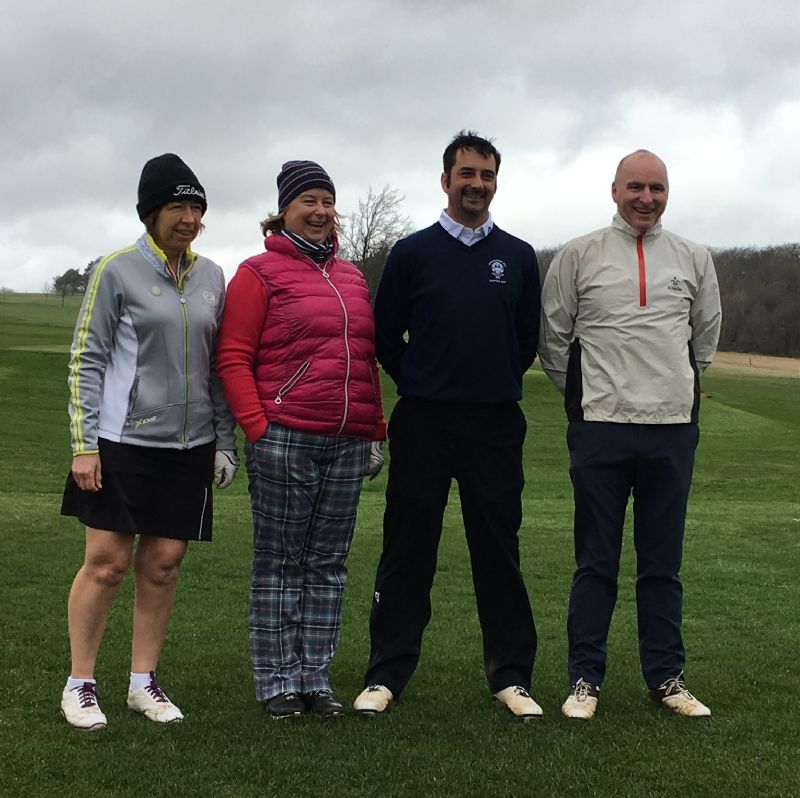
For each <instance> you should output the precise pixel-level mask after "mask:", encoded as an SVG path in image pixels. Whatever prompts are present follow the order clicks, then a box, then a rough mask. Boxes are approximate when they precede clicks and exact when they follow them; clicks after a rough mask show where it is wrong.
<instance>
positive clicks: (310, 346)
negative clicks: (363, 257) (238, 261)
mask: <svg viewBox="0 0 800 798" xmlns="http://www.w3.org/2000/svg"><path fill="white" fill-rule="evenodd" d="M265 246H266V248H267V251H266V252H265V253H263V254H261V255H256V256H255V257H252V258H249V259H248V260H246V261H244V263H242V265H241V267H240V268H242V269H249V270H250V271H252V272H253V273H254V274H255V275H257V276H258V278H259V279H260V280H261V281H262V282H263V283H264V285H265V286H266V288H267V295H268V299H267V315H266V322H265V324H264V328H263V329H262V331H261V340H260V343H259V348H258V353H257V356H256V364H255V381H256V386H257V388H258V394H259V397H260V398H261V401H262V403H263V405H264V410H265V414H266V416H267V419H268V420H269V421H271V422H272V421H274V422H277V423H279V424H283V425H284V426H287V427H291V428H293V429H299V430H303V431H305V432H313V433H317V434H320V435H331V436H337V435H339V436H343V437H352V438H361V439H363V440H368V441H372V440H377V439H379V438H382V437H383V435H382V428H383V419H382V417H381V410H380V407H381V405H380V386H379V385H377V384H376V377H375V372H374V370H373V364H374V361H375V324H374V321H373V316H372V307H371V305H370V302H369V292H368V290H367V285H366V282H365V281H364V277H363V276H362V274H361V272H359V271H358V269H357V268H356V267H355V266H354V265H353V264H352V263H349V262H348V261H346V260H342V259H340V258H336V257H333V258H331V259H330V260H329V261H327V262H326V263H325V264H323V265H317V264H315V263H314V262H313V261H312V260H311V259H310V258H307V257H306V256H304V255H302V254H300V253H299V252H298V251H297V249H296V248H295V246H294V244H292V242H291V241H289V240H288V239H287V238H284V237H283V236H280V235H271V236H269V237H268V238H267V239H266V241H265Z"/></svg>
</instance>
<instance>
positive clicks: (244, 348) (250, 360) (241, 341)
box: [217, 268, 268, 443]
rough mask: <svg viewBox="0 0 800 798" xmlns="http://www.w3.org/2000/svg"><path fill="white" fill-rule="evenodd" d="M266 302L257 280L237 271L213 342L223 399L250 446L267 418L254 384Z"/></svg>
mask: <svg viewBox="0 0 800 798" xmlns="http://www.w3.org/2000/svg"><path fill="white" fill-rule="evenodd" d="M267 300H268V294H267V288H266V286H265V285H264V284H263V283H262V282H261V280H259V279H258V277H257V276H256V275H255V274H253V272H251V271H250V270H249V269H242V268H240V269H239V271H237V272H236V274H235V275H234V277H233V279H232V280H231V282H230V284H229V285H228V289H227V294H226V297H225V310H224V312H223V314H222V324H221V326H220V331H219V338H218V342H217V373H218V374H219V378H220V380H221V381H222V387H223V388H224V390H225V398H226V399H227V401H228V406H229V407H230V409H231V412H232V413H233V416H234V418H235V419H236V421H237V423H238V424H239V426H240V427H241V428H242V431H243V432H244V434H245V436H246V437H247V440H249V441H250V443H255V442H256V441H257V440H258V439H259V438H260V437H261V436H262V435H263V434H264V433H265V432H266V431H267V417H266V415H265V414H264V407H263V405H262V404H261V399H260V398H259V396H258V389H257V387H256V380H255V362H256V353H257V352H258V345H259V341H260V340H261V330H262V329H263V327H264V321H265V320H266V317H267Z"/></svg>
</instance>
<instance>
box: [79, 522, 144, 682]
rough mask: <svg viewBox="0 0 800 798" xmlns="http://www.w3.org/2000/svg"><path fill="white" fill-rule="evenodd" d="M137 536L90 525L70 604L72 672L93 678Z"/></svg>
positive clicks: (85, 677) (82, 677)
mask: <svg viewBox="0 0 800 798" xmlns="http://www.w3.org/2000/svg"><path fill="white" fill-rule="evenodd" d="M132 549H133V535H123V534H119V533H117V532H109V531H107V530H104V529H92V528H91V527H86V553H85V555H84V560H83V565H82V566H81V568H80V570H79V571H78V573H77V574H76V576H75V580H74V581H73V583H72V589H71V590H70V592H69V601H68V603H67V622H68V627H69V645H70V650H71V652H72V672H71V675H72V676H73V677H74V678H76V679H91V678H92V677H93V676H94V665H95V661H96V660H97V652H98V651H99V649H100V641H101V640H102V638H103V631H104V630H105V627H106V618H107V616H108V608H109V607H110V606H111V602H112V600H113V598H114V596H116V594H117V591H118V590H119V588H120V586H121V585H122V580H123V579H124V578H125V574H126V573H127V571H128V567H129V566H130V562H131V551H132Z"/></svg>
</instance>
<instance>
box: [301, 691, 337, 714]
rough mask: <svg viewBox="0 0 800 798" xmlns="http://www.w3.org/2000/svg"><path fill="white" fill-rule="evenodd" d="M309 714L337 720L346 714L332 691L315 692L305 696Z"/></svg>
mask: <svg viewBox="0 0 800 798" xmlns="http://www.w3.org/2000/svg"><path fill="white" fill-rule="evenodd" d="M303 699H304V700H305V702H306V707H307V708H308V711H309V712H313V713H314V714H315V715H322V717H324V718H335V717H337V716H338V715H343V714H344V707H343V706H342V705H341V704H340V703H339V702H338V701H337V700H336V699H335V698H334V697H333V693H332V692H331V691H330V690H313V691H312V692H310V693H306V694H305V695H304V696H303Z"/></svg>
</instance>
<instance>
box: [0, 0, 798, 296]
mask: <svg viewBox="0 0 800 798" xmlns="http://www.w3.org/2000/svg"><path fill="white" fill-rule="evenodd" d="M798 42H800V3H798V2H797V0H764V1H763V2H761V3H756V2H753V0H748V2H739V0H735V1H731V2H724V1H723V0H705V2H698V1H697V0H671V1H670V2H663V3H659V4H656V3H630V4H629V3H622V2H619V0H615V2H610V1H609V0H599V2H591V0H583V2H573V1H572V0H548V1H547V2H541V1H540V0H527V1H526V0H517V2H505V1H504V0H494V2H491V1H490V0H483V2H471V1H468V2H457V0H449V2H439V0H426V1H425V2H418V0H395V1H394V2H391V3H389V2H386V3H383V2H381V3H379V2H372V3H370V2H366V0H327V2H317V0H308V1H307V2H302V1H301V0H287V2H282V3H276V2H272V1H271V0H260V2H243V1H242V0H223V2H220V3H209V2H202V0H200V1H199V2H197V1H196V2H185V1H184V0H171V1H170V2H159V3H154V2H151V1H150V0H138V2H135V3H133V2H127V0H118V2H113V1H112V2H109V0H103V2H100V0H76V1H75V2H73V3H63V2H61V1H60V0H59V2H50V1H49V0H26V1H25V2H22V1H21V0H4V2H3V23H2V25H0V100H2V102H1V103H0V109H1V112H2V122H1V123H0V161H1V162H2V163H1V164H0V175H2V191H0V286H7V287H10V288H13V289H15V290H18V291H25V290H27V291H40V290H42V289H43V287H44V285H45V284H46V282H47V281H48V280H50V279H52V277H53V276H55V275H58V274H61V273H62V272H64V271H65V270H66V269H68V268H70V267H76V268H79V269H82V268H83V267H84V266H85V265H86V263H87V262H89V261H90V260H93V259H94V258H95V257H96V256H98V255H101V254H105V253H107V252H110V251H113V250H114V249H117V248H119V247H121V246H124V245H127V244H129V243H131V242H132V241H133V240H134V239H135V238H136V237H138V235H139V233H140V230H141V224H140V222H139V220H138V218H137V216H136V211H135V204H136V187H137V183H138V180H139V174H140V172H141V168H142V165H143V164H144V162H145V161H146V160H147V159H148V158H150V157H152V156H154V155H159V154H161V153H164V152H176V153H178V154H179V155H180V156H181V157H182V158H183V159H184V160H185V161H186V162H187V163H188V164H189V166H190V167H191V168H192V169H193V170H194V171H195V172H196V173H197V175H198V177H199V179H200V181H201V182H202V183H203V184H204V186H205V188H206V190H207V193H208V199H209V208H208V212H207V214H206V217H205V222H206V226H207V230H206V232H205V233H204V234H203V235H202V236H201V238H200V239H199V241H198V242H196V244H195V249H197V250H198V251H199V252H202V253H203V254H205V255H208V256H209V257H212V258H213V259H214V260H216V261H217V262H218V263H220V265H221V266H223V268H224V269H225V272H226V274H227V275H228V276H229V277H230V276H231V275H232V274H233V272H234V271H235V269H236V266H237V265H238V263H239V262H241V261H242V260H243V259H244V258H246V257H247V256H249V255H251V254H253V253H255V252H257V251H259V250H260V249H261V248H262V240H261V236H260V233H259V229H258V220H259V219H261V218H263V217H264V216H265V215H266V214H267V213H269V212H271V211H274V210H276V204H277V191H276V188H275V177H276V175H277V173H278V170H279V169H280V166H281V164H282V163H283V162H284V161H286V160H290V159H294V158H309V159H313V160H317V161H319V162H320V163H321V164H322V165H323V166H324V167H325V168H326V169H327V170H328V172H329V173H330V174H331V176H332V178H333V180H334V182H335V184H336V188H337V208H338V210H339V211H340V212H341V213H343V214H347V213H349V212H350V211H352V210H353V209H354V208H355V207H356V205H357V201H358V198H359V197H361V196H364V195H365V194H366V192H367V189H368V187H369V186H370V185H372V186H373V187H375V188H380V187H381V186H383V185H384V184H386V183H388V184H391V185H392V186H393V187H396V188H398V189H399V190H400V192H401V193H402V194H404V195H405V198H406V199H405V201H404V204H403V210H404V211H405V213H406V214H408V216H410V217H411V219H412V220H413V222H414V224H415V225H417V226H419V227H422V226H425V225H428V224H430V223H431V222H432V221H433V220H434V219H435V218H436V217H437V216H438V214H439V212H440V210H441V209H442V207H444V202H445V196H444V194H443V193H442V191H441V187H440V185H439V175H440V172H441V153H442V150H443V149H444V147H445V145H446V144H447V142H448V141H449V139H450V138H451V137H452V135H453V134H454V133H455V132H456V131H457V130H459V129H460V128H473V129H475V130H477V131H479V132H480V133H481V134H483V135H487V136H491V137H494V138H495V140H496V141H495V143H496V145H497V147H498V149H499V150H500V151H501V153H502V156H503V161H502V167H501V169H500V174H499V180H498V192H497V196H496V198H495V200H494V203H493V205H492V215H493V217H494V219H495V221H496V223H497V224H498V225H500V226H501V227H503V228H504V229H506V230H508V231H509V232H512V233H514V234H515V235H518V236H520V237H521V238H524V239H526V240H528V241H530V242H531V243H532V244H533V245H534V246H539V247H542V246H554V245H557V244H560V243H563V242H565V241H567V240H568V239H570V238H572V237H574V236H577V235H581V234H583V233H586V232H588V231H590V230H593V229H596V228H598V227H603V226H605V225H606V224H608V222H609V221H610V218H611V216H612V214H613V211H614V207H613V205H612V203H611V198H610V183H611V178H612V175H613V171H614V168H615V166H616V163H617V161H618V160H619V158H620V157H621V156H622V155H624V154H626V153H627V152H629V151H631V150H633V149H636V148H639V147H645V148H648V149H651V150H653V151H655V152H656V153H658V154H659V155H661V157H662V158H663V159H664V160H665V161H666V163H667V166H668V169H669V176H670V185H671V193H670V201H669V207H668V209H667V212H666V214H665V215H664V218H663V221H664V225H665V226H666V227H668V228H670V229H672V230H674V231H675V232H677V233H679V234H680V235H683V236H685V237H687V238H691V239H694V240H696V241H700V242H702V243H705V244H708V245H711V246H744V245H748V244H754V245H767V244H780V243H784V242H788V241H798V240H800V227H799V222H800V219H799V218H798V207H800V206H799V205H798V196H799V195H800V145H799V144H798V142H800V46H799V45H798Z"/></svg>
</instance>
